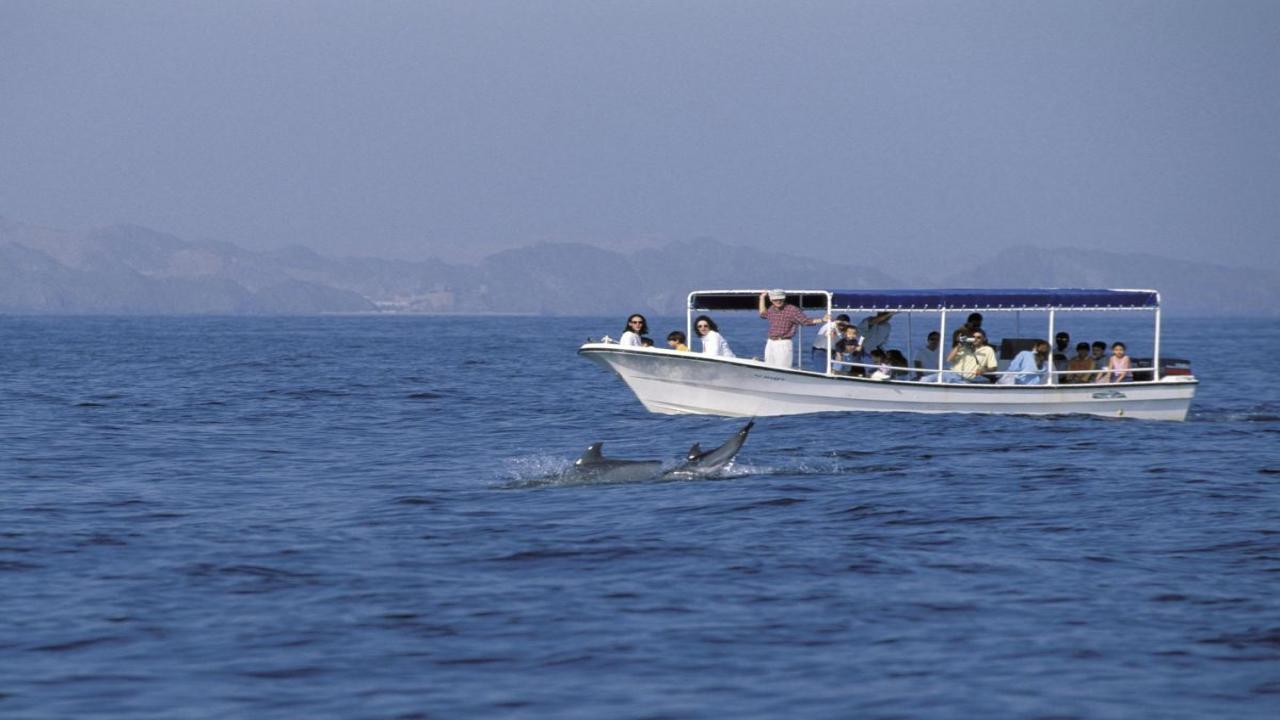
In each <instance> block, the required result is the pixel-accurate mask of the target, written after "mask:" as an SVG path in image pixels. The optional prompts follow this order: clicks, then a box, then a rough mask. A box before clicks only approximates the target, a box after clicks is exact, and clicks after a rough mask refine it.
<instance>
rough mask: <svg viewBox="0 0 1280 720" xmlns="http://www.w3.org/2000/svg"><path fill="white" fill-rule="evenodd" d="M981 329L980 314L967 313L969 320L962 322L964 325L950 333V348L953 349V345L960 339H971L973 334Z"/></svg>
mask: <svg viewBox="0 0 1280 720" xmlns="http://www.w3.org/2000/svg"><path fill="white" fill-rule="evenodd" d="M981 329H982V313H977V312H976V313H969V318H968V319H967V320H965V321H964V324H963V325H961V326H960V327H958V328H956V329H955V330H954V331H953V332H952V333H951V346H952V347H955V344H956V343H958V342H960V338H962V337H972V336H973V334H974V333H976V332H978V331H979V330H981Z"/></svg>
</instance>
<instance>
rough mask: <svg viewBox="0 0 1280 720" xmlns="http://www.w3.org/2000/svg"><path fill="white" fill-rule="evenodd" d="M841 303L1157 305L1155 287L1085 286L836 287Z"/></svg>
mask: <svg viewBox="0 0 1280 720" xmlns="http://www.w3.org/2000/svg"><path fill="white" fill-rule="evenodd" d="M830 292H831V294H832V298H831V303H832V305H834V306H837V307H848V308H867V309H871V308H885V309H901V310H943V309H946V310H982V309H1009V310H1018V309H1028V310H1030V309H1043V310H1048V309H1051V308H1077V309H1078V308H1099V309H1114V308H1128V309H1133V308H1155V307H1158V306H1159V305H1160V294H1159V293H1157V292H1156V291H1155V290H1093V289H1084V288H1055V289H1034V288H1033V289H999V290H970V289H947V290H832V291H830Z"/></svg>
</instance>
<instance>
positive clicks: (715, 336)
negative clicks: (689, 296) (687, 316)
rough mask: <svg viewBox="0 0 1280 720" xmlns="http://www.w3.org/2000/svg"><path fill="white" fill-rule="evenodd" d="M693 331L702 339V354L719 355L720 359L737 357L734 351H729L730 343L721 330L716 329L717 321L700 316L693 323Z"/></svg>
mask: <svg viewBox="0 0 1280 720" xmlns="http://www.w3.org/2000/svg"><path fill="white" fill-rule="evenodd" d="M693 331H694V332H695V333H696V334H697V335H698V336H699V337H701V338H702V354H703V355H718V356H720V357H737V355H734V354H733V351H732V350H730V349H729V343H727V342H725V339H724V337H723V336H722V335H720V328H718V327H716V321H715V320H712V319H711V318H709V317H707V316H706V315H699V316H698V319H697V320H694V321H693Z"/></svg>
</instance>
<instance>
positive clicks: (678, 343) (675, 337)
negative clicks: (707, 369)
mask: <svg viewBox="0 0 1280 720" xmlns="http://www.w3.org/2000/svg"><path fill="white" fill-rule="evenodd" d="M667 347H669V348H671V349H672V350H677V351H679V352H689V345H688V343H687V342H686V341H685V337H684V333H682V332H680V331H679V330H672V331H671V332H669V333H667Z"/></svg>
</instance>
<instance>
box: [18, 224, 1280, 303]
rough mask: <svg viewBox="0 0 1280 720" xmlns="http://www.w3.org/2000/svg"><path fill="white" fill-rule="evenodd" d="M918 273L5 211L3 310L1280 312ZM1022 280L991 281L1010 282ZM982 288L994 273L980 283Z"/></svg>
mask: <svg viewBox="0 0 1280 720" xmlns="http://www.w3.org/2000/svg"><path fill="white" fill-rule="evenodd" d="M975 262H976V264H975V265H974V266H973V267H970V268H956V267H953V266H950V265H945V264H940V265H939V266H938V267H936V268H932V271H933V272H929V271H930V270H931V269H930V268H919V269H918V270H919V272H918V273H917V275H918V276H920V277H923V278H924V279H925V280H924V281H923V282H911V283H908V282H904V281H903V280H902V279H900V278H896V277H894V276H892V275H890V274H887V273H885V272H882V271H880V270H879V269H877V268H876V267H874V264H873V263H870V262H868V263H867V264H865V265H856V264H844V263H836V262H829V261H826V260H822V259H815V258H809V257H801V256H797V255H790V254H786V253H779V252H770V251H765V250H760V249H757V248H752V247H745V246H738V245H731V244H728V243H725V242H722V241H719V240H715V239H710V238H703V239H697V240H680V241H674V242H671V243H668V244H666V245H663V246H660V247H654V248H646V249H643V250H637V251H635V252H631V253H620V252H615V251H611V250H606V249H602V248H599V247H595V246H592V245H586V244H580V243H540V244H536V245H530V246H527V247H522V248H516V249H512V250H505V251H502V252H498V253H494V254H493V255H490V256H488V257H486V258H484V259H483V260H481V261H480V262H479V263H476V264H471V265H467V264H456V263H448V262H444V261H439V260H428V261H419V262H409V261H392V260H385V259H379V258H353V257H344V258H335V257H329V256H325V255H322V254H320V253H317V252H315V251H313V250H311V249H309V248H306V247H302V246H296V245H295V246H290V247H287V248H282V249H279V250H273V251H267V252H255V251H251V250H247V249H245V248H242V247H239V246H237V245H235V244H233V243H228V242H212V241H203V242H192V241H187V240H183V239H181V238H178V237H175V236H173V235H169V234H166V233H162V232H159V231H156V230H152V229H150V228H146V227H141V226H137V225H116V226H111V227H106V228H100V229H97V230H92V231H89V232H84V233H72V232H66V231H59V230H55V229H50V228H43V227H37V226H31V225H25V224H22V223H19V222H14V221H12V220H6V219H4V218H0V313H4V314H19V315H27V314H30V315H157V316H162V315H179V316H182V315H227V316H235V315H319V314H326V315H331V314H341V315H440V316H476V317H486V316H492V317H501V316H513V317H519V316H543V315H561V316H583V317H591V316H597V315H613V314H618V313H627V312H645V313H653V314H669V315H677V314H679V313H681V312H683V308H684V300H685V296H686V294H687V293H688V291H689V290H690V289H692V288H696V287H762V288H763V287H773V286H779V285H781V286H791V287H831V288H846V287H862V288H891V287H975V283H974V282H973V278H987V279H1005V278H1017V280H1018V282H1017V283H1016V284H1017V285H1021V286H1029V287H1143V288H1152V289H1156V290H1159V291H1160V292H1161V295H1162V299H1163V303H1164V309H1165V311H1166V312H1167V313H1170V314H1174V315H1178V316H1180V317H1223V316H1246V317H1276V316H1277V315H1280V276H1278V274H1277V273H1274V272H1270V271H1266V270H1255V269H1250V268H1232V267H1227V266H1218V265H1206V264H1203V263H1195V262H1189V261H1183V260H1175V259H1171V258H1166V257H1159V256H1154V255H1138V254H1122V253H1100V252H1092V253H1088V254H1084V255H1082V254H1081V253H1079V252H1078V251H1076V250H1074V249H1071V248H1061V249H1046V248H1035V247H1020V248H1015V249H1012V250H1007V251H1003V252H1000V253H996V254H993V255H992V256H991V257H989V258H986V259H978V260H976V261H975ZM1008 284H1009V283H1008V282H988V283H986V284H985V286H987V287H1000V286H1006V285H1008ZM977 286H979V287H980V286H981V285H977Z"/></svg>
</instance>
